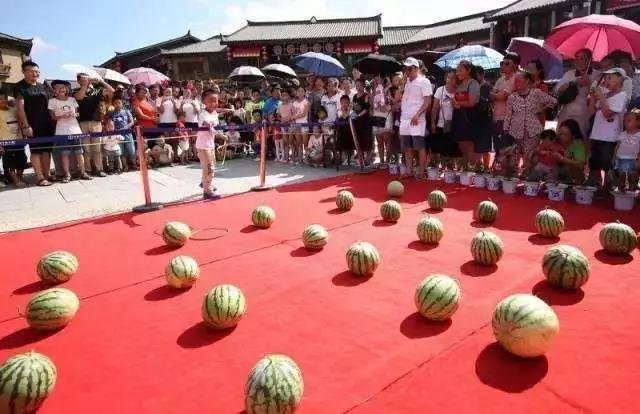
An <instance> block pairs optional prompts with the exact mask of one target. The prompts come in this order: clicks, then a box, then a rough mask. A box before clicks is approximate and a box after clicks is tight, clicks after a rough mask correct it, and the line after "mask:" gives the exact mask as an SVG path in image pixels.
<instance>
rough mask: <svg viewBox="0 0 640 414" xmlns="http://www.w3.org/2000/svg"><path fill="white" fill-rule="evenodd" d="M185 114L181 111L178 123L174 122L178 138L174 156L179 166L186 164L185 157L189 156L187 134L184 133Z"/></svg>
mask: <svg viewBox="0 0 640 414" xmlns="http://www.w3.org/2000/svg"><path fill="white" fill-rule="evenodd" d="M186 119H187V118H186V114H185V113H184V112H183V111H180V112H178V121H177V122H176V132H177V133H178V135H179V136H180V138H179V139H178V147H177V148H176V155H177V157H178V159H179V160H180V164H182V165H184V164H186V163H187V156H188V155H189V132H187V131H186V124H185V120H186Z"/></svg>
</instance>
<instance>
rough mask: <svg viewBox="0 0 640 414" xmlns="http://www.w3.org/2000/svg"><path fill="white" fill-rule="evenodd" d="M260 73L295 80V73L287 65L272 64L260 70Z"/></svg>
mask: <svg viewBox="0 0 640 414" xmlns="http://www.w3.org/2000/svg"><path fill="white" fill-rule="evenodd" d="M262 71H263V72H264V73H266V74H268V75H273V76H276V77H280V78H283V77H284V78H297V77H298V75H296V72H295V71H294V70H293V69H291V68H290V67H289V66H287V65H283V64H281V63H272V64H270V65H267V66H265V67H264V68H262Z"/></svg>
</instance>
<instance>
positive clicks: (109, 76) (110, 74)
mask: <svg viewBox="0 0 640 414" xmlns="http://www.w3.org/2000/svg"><path fill="white" fill-rule="evenodd" d="M93 69H94V70H95V71H96V72H98V74H99V75H100V76H102V79H104V80H110V81H112V82H118V83H123V84H125V85H131V82H130V81H129V79H128V78H127V77H126V76H124V75H123V74H122V73H120V72H116V71H115V70H112V69H106V68H100V67H97V66H94V67H93Z"/></svg>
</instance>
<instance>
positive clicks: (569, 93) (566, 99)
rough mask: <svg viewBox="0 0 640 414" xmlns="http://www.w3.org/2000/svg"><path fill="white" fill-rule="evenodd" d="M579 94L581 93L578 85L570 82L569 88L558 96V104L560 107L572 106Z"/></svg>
mask: <svg viewBox="0 0 640 414" xmlns="http://www.w3.org/2000/svg"><path fill="white" fill-rule="evenodd" d="M578 92H579V90H578V84H577V83H576V82H573V81H572V82H569V86H567V87H566V88H565V90H563V91H562V92H560V94H559V95H558V104H560V105H567V104H570V103H571V102H573V101H574V100H575V99H576V97H577V96H578Z"/></svg>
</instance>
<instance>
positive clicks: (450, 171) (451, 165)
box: [442, 157, 456, 184]
mask: <svg viewBox="0 0 640 414" xmlns="http://www.w3.org/2000/svg"><path fill="white" fill-rule="evenodd" d="M442 165H443V167H444V173H443V174H442V175H443V178H444V182H445V183H447V184H455V182H456V162H455V160H454V159H453V158H450V157H446V158H442Z"/></svg>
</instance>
